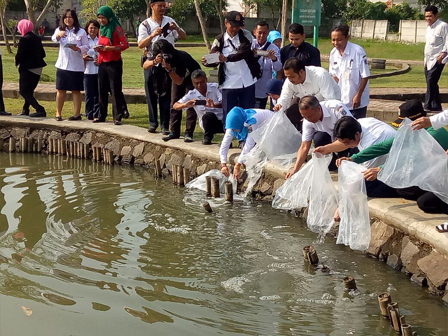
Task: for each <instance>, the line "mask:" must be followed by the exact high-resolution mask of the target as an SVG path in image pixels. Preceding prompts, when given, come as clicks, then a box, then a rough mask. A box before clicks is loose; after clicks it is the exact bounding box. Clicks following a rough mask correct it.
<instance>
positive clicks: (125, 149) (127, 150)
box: [120, 146, 132, 156]
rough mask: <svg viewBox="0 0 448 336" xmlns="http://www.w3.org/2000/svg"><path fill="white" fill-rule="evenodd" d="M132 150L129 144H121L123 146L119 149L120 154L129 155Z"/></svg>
mask: <svg viewBox="0 0 448 336" xmlns="http://www.w3.org/2000/svg"><path fill="white" fill-rule="evenodd" d="M131 152H132V148H131V146H123V148H122V149H121V153H120V155H121V156H129V155H131Z"/></svg>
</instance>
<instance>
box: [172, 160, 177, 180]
mask: <svg viewBox="0 0 448 336" xmlns="http://www.w3.org/2000/svg"><path fill="white" fill-rule="evenodd" d="M171 177H172V179H173V183H174V184H177V166H176V165H174V164H173V165H171Z"/></svg>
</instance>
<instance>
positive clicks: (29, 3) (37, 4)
mask: <svg viewBox="0 0 448 336" xmlns="http://www.w3.org/2000/svg"><path fill="white" fill-rule="evenodd" d="M24 1H25V7H26V14H27V16H28V20H30V21H31V22H32V23H33V24H34V30H36V31H37V29H38V27H39V26H40V23H41V22H42V20H43V18H44V16H45V15H46V14H47V12H48V10H49V9H50V8H51V7H52V6H53V5H54V2H55V0H45V1H44V2H42V1H39V0H24ZM42 6H43V7H42ZM38 10H41V13H40V15H39V16H38V17H37V18H36V11H38Z"/></svg>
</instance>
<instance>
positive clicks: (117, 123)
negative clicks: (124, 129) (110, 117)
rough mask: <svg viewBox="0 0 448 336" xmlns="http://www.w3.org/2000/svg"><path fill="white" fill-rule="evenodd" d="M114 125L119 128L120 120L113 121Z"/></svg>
mask: <svg viewBox="0 0 448 336" xmlns="http://www.w3.org/2000/svg"><path fill="white" fill-rule="evenodd" d="M114 125H117V126H119V125H122V123H121V121H120V120H114Z"/></svg>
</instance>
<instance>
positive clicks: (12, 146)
mask: <svg viewBox="0 0 448 336" xmlns="http://www.w3.org/2000/svg"><path fill="white" fill-rule="evenodd" d="M15 151H16V139H14V138H13V137H10V138H9V152H10V153H12V152H15Z"/></svg>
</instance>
